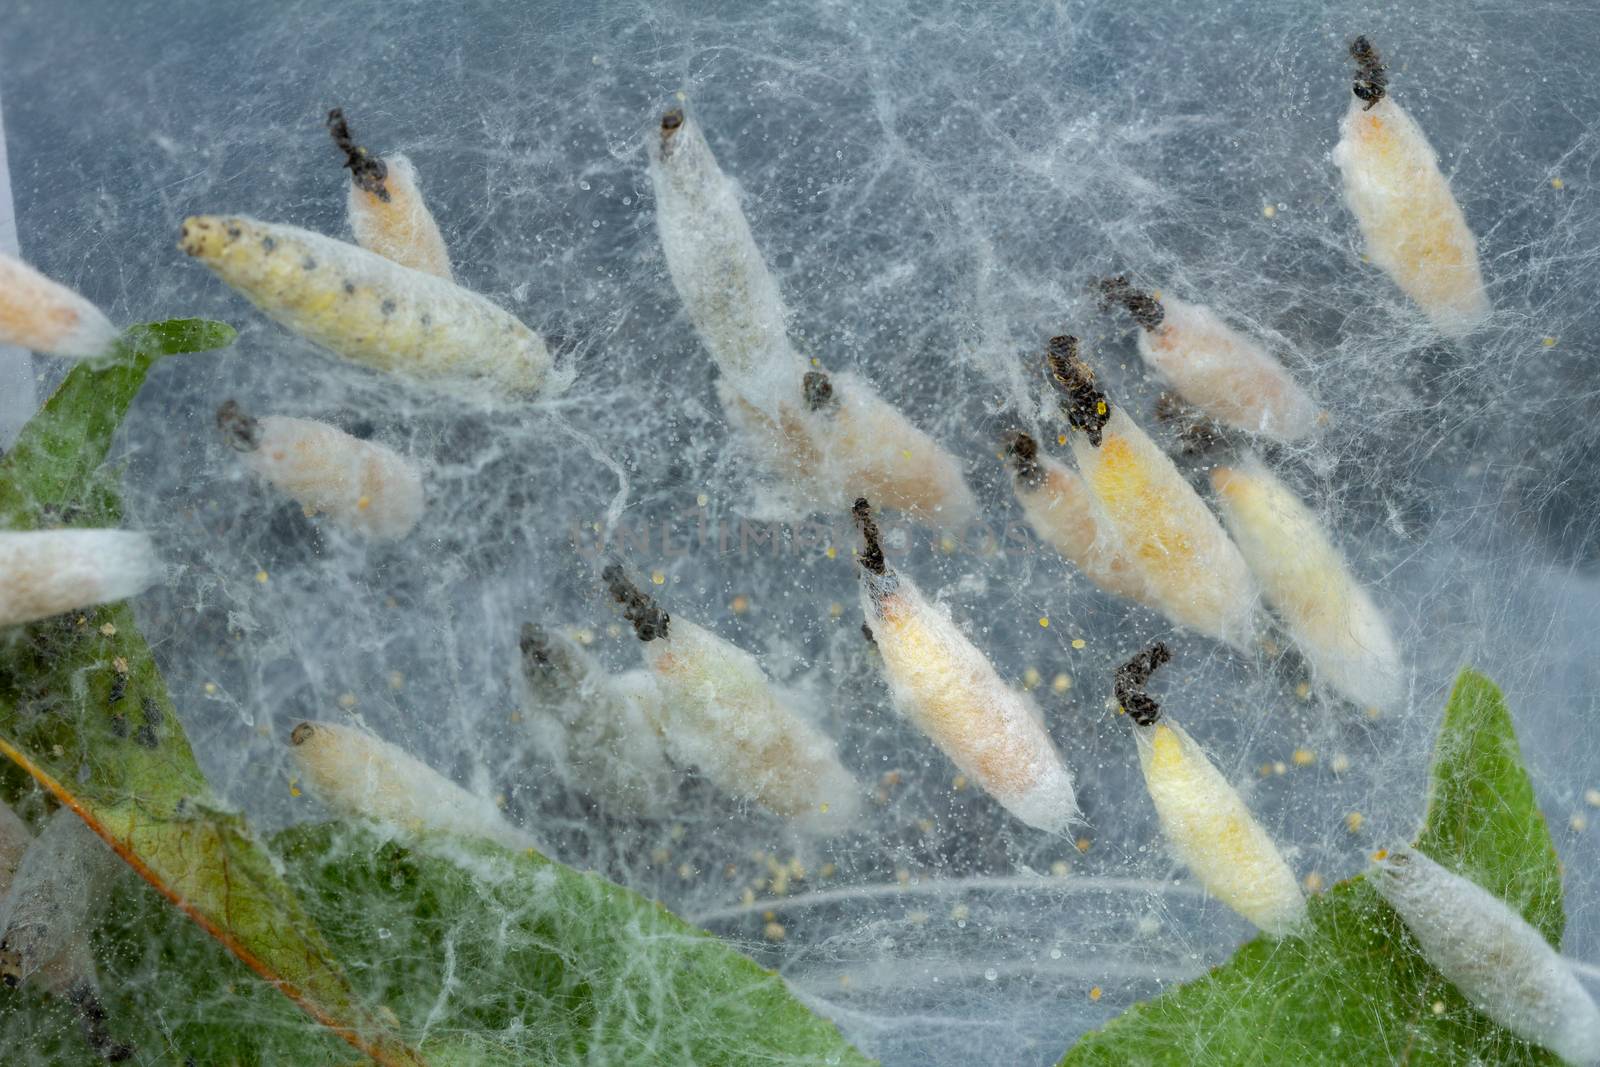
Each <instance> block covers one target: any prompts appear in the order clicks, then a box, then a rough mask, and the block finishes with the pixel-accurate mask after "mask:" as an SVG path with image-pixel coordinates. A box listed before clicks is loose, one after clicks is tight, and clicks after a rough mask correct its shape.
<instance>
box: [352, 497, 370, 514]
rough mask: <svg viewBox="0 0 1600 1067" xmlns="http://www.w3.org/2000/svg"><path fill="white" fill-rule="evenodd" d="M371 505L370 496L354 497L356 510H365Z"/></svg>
mask: <svg viewBox="0 0 1600 1067" xmlns="http://www.w3.org/2000/svg"><path fill="white" fill-rule="evenodd" d="M371 506H372V498H371V497H370V496H362V497H358V498H357V499H356V510H357V511H366V510H367V509H368V508H370V507H371Z"/></svg>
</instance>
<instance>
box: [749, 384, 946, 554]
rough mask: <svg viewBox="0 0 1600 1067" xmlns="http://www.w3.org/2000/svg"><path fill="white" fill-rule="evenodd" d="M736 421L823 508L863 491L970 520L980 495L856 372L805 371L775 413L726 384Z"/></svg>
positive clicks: (938, 515) (916, 510)
mask: <svg viewBox="0 0 1600 1067" xmlns="http://www.w3.org/2000/svg"><path fill="white" fill-rule="evenodd" d="M719 393H720V395H721V397H722V402H723V407H724V409H726V410H727V412H728V415H729V418H730V420H731V421H732V422H733V423H734V424H735V425H736V426H738V427H739V428H740V429H741V430H743V431H744V433H745V434H746V436H747V437H748V438H749V439H750V442H751V444H752V446H753V447H754V449H755V450H756V451H757V453H758V454H759V455H761V456H762V457H764V459H765V461H766V462H767V464H768V466H769V467H771V468H772V469H773V470H774V471H776V472H777V473H778V474H779V475H780V476H782V477H784V478H786V479H787V480H788V481H789V482H791V483H792V484H793V485H795V486H796V487H798V488H799V489H801V490H802V491H803V492H805V493H806V495H807V496H808V497H809V498H810V499H811V501H812V502H813V503H815V504H816V506H817V507H818V508H820V509H821V510H825V511H837V510H840V509H842V508H844V507H847V506H848V505H849V504H850V502H851V501H853V500H855V499H856V498H857V497H861V496H865V497H869V498H870V499H873V500H877V501H879V502H880V503H881V504H884V505H886V506H888V507H891V508H894V509H896V510H898V511H904V512H906V513H907V514H908V515H911V516H913V517H915V518H918V519H920V520H922V521H924V522H931V521H935V520H936V521H938V522H939V523H941V524H942V525H946V526H951V527H959V526H962V525H964V524H965V523H966V522H967V521H968V520H969V519H970V518H971V517H972V516H973V514H974V513H975V512H976V511H977V500H976V498H974V497H973V495H972V490H971V489H969V488H968V487H967V483H966V480H965V478H964V477H963V476H962V471H961V464H960V462H959V461H958V460H956V458H955V457H954V456H952V455H950V453H949V452H947V451H945V449H944V448H943V447H942V446H940V445H939V443H938V442H937V441H935V440H934V439H933V438H932V437H929V436H928V435H927V434H926V433H924V432H922V431H921V430H919V429H918V428H917V427H916V426H914V425H912V423H911V421H910V420H909V419H907V418H906V417H905V416H904V415H903V414H901V413H900V411H899V410H898V409H896V408H895V407H894V406H893V405H891V404H889V403H888V402H887V401H885V400H884V399H883V398H882V397H880V396H879V395H878V394H877V392H876V391H875V390H874V389H873V388H872V386H870V385H868V384H867V383H866V382H865V381H863V380H862V379H861V378H859V377H857V376H856V375H854V374H849V373H839V374H828V373H826V372H824V371H820V370H812V371H807V372H806V374H805V376H804V378H803V379H802V382H801V391H800V393H799V394H797V397H796V398H793V399H800V400H801V401H802V403H801V404H795V403H792V402H791V399H792V398H786V399H784V400H783V401H780V403H779V414H778V417H777V418H776V419H772V418H769V417H768V416H766V415H765V414H764V413H762V412H761V411H759V410H758V409H756V408H755V407H753V406H751V405H750V404H747V403H745V402H744V400H743V399H741V398H740V397H739V396H738V395H737V394H735V393H734V392H733V391H732V390H730V389H720V390H719Z"/></svg>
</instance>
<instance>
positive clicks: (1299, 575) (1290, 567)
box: [1211, 456, 1401, 708]
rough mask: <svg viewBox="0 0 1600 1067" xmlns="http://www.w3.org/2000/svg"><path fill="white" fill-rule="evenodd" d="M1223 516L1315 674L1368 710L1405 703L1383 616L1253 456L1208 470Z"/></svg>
mask: <svg viewBox="0 0 1600 1067" xmlns="http://www.w3.org/2000/svg"><path fill="white" fill-rule="evenodd" d="M1211 484H1212V487H1213V488H1214V489H1215V490H1216V493H1217V500H1218V502H1219V504H1220V506H1221V509H1222V517H1223V518H1224V519H1225V520H1226V521H1227V524H1228V529H1229V530H1230V531H1232V533H1233V537H1234V540H1235V541H1236V542H1237V543H1238V545H1239V549H1240V551H1242V552H1243V553H1244V558H1245V559H1246V560H1247V561H1248V562H1249V564H1250V567H1251V569H1252V570H1253V571H1254V572H1255V575H1256V578H1257V579H1259V580H1260V582H1261V586H1262V589H1263V590H1264V592H1265V594H1266V599H1267V603H1268V604H1270V605H1272V607H1273V608H1275V609H1276V610H1277V611H1278V613H1279V614H1280V615H1281V616H1282V617H1283V620H1284V622H1285V623H1287V624H1288V627H1289V632H1290V633H1291V634H1293V635H1294V639H1295V641H1296V643H1297V644H1298V645H1299V646H1300V648H1301V650H1302V651H1303V652H1304V653H1305V655H1306V659H1307V660H1308V661H1309V662H1310V664H1311V666H1312V668H1313V669H1314V670H1315V671H1316V673H1317V674H1318V675H1320V676H1321V677H1323V678H1324V679H1326V680H1327V682H1328V684H1329V685H1331V686H1332V687H1333V688H1334V689H1336V690H1337V691H1338V692H1339V693H1340V694H1341V695H1342V696H1344V697H1346V698H1348V699H1349V700H1351V701H1353V702H1355V703H1357V704H1360V705H1361V706H1363V707H1377V708H1387V707H1392V706H1393V705H1394V704H1395V702H1396V701H1398V700H1399V698H1400V689H1401V666H1400V652H1399V649H1398V648H1397V647H1396V646H1395V641H1394V636H1393V634H1392V633H1390V630H1389V624H1388V622H1387V621H1386V620H1385V619H1384V617H1383V613H1382V612H1381V611H1379V610H1378V607H1377V605H1376V604H1374V603H1373V602H1372V597H1371V595H1370V594H1369V593H1368V592H1367V591H1366V589H1365V588H1363V587H1362V586H1361V584H1360V583H1359V582H1358V581H1356V579H1355V577H1354V576H1353V575H1352V574H1351V573H1350V568H1349V566H1348V565H1347V564H1346V563H1345V560H1344V557H1343V556H1342V555H1341V554H1340V552H1339V550H1338V549H1337V548H1336V547H1334V545H1333V542H1332V541H1330V540H1329V538H1328V535H1327V533H1326V532H1325V531H1324V530H1323V529H1322V525H1321V524H1320V523H1319V522H1317V519H1316V516H1315V515H1313V514H1312V513H1311V510H1310V509H1309V508H1307V507H1306V506H1305V504H1304V503H1302V502H1301V501H1300V499H1299V498H1298V497H1296V496H1295V494H1294V492H1293V491H1292V490H1290V489H1289V487H1288V486H1286V485H1284V484H1283V482H1281V481H1279V480H1278V479H1277V478H1276V477H1275V476H1274V475H1273V474H1272V473H1271V472H1270V471H1268V470H1267V468H1266V467H1265V466H1263V465H1262V463H1261V461H1260V460H1258V459H1256V458H1255V457H1254V456H1251V457H1249V458H1248V459H1247V460H1246V461H1245V462H1244V463H1242V464H1240V465H1238V466H1236V467H1217V468H1215V469H1214V470H1212V472H1211Z"/></svg>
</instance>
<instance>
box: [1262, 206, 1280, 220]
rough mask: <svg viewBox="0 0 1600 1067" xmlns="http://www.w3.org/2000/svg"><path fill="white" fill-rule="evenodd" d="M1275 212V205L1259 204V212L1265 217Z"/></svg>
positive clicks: (1276, 210) (1270, 216) (1276, 211)
mask: <svg viewBox="0 0 1600 1067" xmlns="http://www.w3.org/2000/svg"><path fill="white" fill-rule="evenodd" d="M1277 213H1278V209H1277V208H1276V207H1273V206H1272V205H1271V204H1262V205H1261V214H1262V215H1264V216H1265V217H1267V218H1269V219H1270V218H1272V217H1273V216H1274V215H1276V214H1277Z"/></svg>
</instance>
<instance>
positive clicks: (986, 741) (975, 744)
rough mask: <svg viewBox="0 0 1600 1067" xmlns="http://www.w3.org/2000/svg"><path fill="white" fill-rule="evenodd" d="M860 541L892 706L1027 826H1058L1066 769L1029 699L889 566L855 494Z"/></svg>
mask: <svg viewBox="0 0 1600 1067" xmlns="http://www.w3.org/2000/svg"><path fill="white" fill-rule="evenodd" d="M855 515H856V520H857V522H858V523H859V524H860V526H861V530H862V536H863V538H864V540H865V548H864V549H863V551H862V553H861V555H860V556H859V557H858V559H857V562H858V563H859V564H860V568H861V608H862V611H863V613H864V614H865V615H866V618H867V626H868V629H869V630H870V631H871V634H872V639H873V641H874V643H876V645H877V646H878V651H879V652H880V653H881V654H882V657H881V658H882V662H883V671H884V674H885V676H886V677H887V678H888V680H889V689H890V692H891V693H892V694H893V696H894V703H895V707H896V708H898V709H899V711H900V713H901V714H902V715H904V716H905V717H906V718H907V719H909V720H910V721H911V722H912V723H913V724H915V725H916V727H917V728H918V729H920V730H921V731H922V732H923V733H925V734H927V735H928V737H929V738H930V739H931V740H932V741H933V743H934V744H936V745H938V746H939V748H940V750H941V751H943V752H944V753H945V755H947V756H949V757H950V759H951V761H952V762H954V763H955V765H956V766H957V767H959V768H961V770H962V771H963V772H965V773H966V774H967V775H969V776H970V777H971V778H972V779H973V780H974V781H976V782H977V783H978V784H979V785H980V786H982V787H983V789H984V790H985V791H986V792H987V793H989V795H990V796H992V797H994V798H995V799H996V800H998V801H999V802H1000V803H1001V804H1003V805H1004V806H1005V808H1006V810H1007V811H1009V812H1011V813H1012V814H1013V815H1015V816H1016V817H1017V818H1019V819H1021V820H1022V821H1023V822H1025V823H1027V824H1028V825H1029V826H1032V827H1035V828H1036V829H1040V830H1044V831H1047V832H1050V833H1061V832H1063V831H1065V830H1066V828H1067V827H1068V825H1070V824H1071V822H1072V821H1073V820H1074V819H1075V818H1077V816H1078V805H1077V800H1076V798H1075V796H1074V794H1073V790H1072V772H1071V771H1069V770H1068V769H1067V766H1066V764H1065V763H1064V762H1062V759H1061V755H1060V753H1058V752H1057V751H1056V747H1055V745H1054V744H1053V743H1052V742H1051V740H1050V735H1049V733H1048V732H1047V731H1046V730H1045V728H1044V719H1043V717H1042V716H1041V715H1040V713H1039V709H1038V707H1037V706H1035V705H1034V703H1033V702H1032V701H1031V700H1029V699H1028V698H1027V697H1026V696H1023V695H1022V694H1021V693H1018V692H1017V691H1016V690H1015V689H1012V688H1011V687H1010V686H1008V685H1006V684H1005V682H1004V681H1002V680H1001V678H1000V675H999V674H998V673H997V672H996V671H995V669H994V665H993V664H991V663H990V662H989V660H988V658H987V657H986V656H984V654H983V653H982V652H980V651H978V649H977V647H976V646H974V645H973V644H972V642H971V641H969V640H968V639H967V637H966V635H965V634H963V633H962V632H961V630H960V629H959V628H958V627H957V626H956V624H955V623H954V622H953V621H952V620H951V619H950V617H949V616H948V615H947V614H945V613H944V612H943V611H940V610H939V609H938V608H936V607H934V606H933V605H932V604H930V603H928V601H927V599H926V598H924V597H923V595H922V593H921V592H920V591H919V590H918V589H917V587H916V586H915V585H914V584H912V582H911V581H910V580H909V579H908V578H906V577H904V576H903V575H900V574H897V573H896V572H894V571H893V570H891V569H889V567H888V564H887V563H886V562H885V561H884V558H883V549H882V546H881V545H880V544H879V543H878V530H877V526H876V524H875V523H874V522H873V521H872V516H871V513H870V510H869V507H868V504H867V501H865V500H858V501H857V502H856V506H855Z"/></svg>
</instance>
